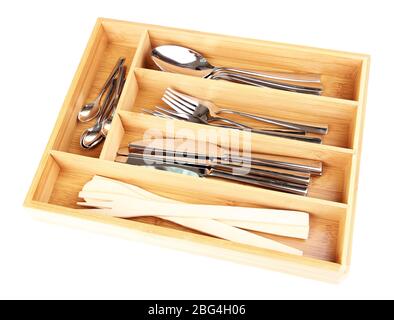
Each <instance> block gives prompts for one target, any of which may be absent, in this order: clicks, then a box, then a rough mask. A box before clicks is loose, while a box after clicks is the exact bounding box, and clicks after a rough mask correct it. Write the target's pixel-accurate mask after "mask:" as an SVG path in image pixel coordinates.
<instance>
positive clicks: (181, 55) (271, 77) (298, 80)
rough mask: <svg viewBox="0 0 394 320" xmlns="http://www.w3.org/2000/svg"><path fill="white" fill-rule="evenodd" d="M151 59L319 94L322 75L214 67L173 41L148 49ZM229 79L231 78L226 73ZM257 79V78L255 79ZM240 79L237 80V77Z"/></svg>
mask: <svg viewBox="0 0 394 320" xmlns="http://www.w3.org/2000/svg"><path fill="white" fill-rule="evenodd" d="M151 57H152V60H153V62H154V63H155V64H156V65H157V66H158V67H159V68H160V69H161V70H162V71H167V72H172V73H180V74H186V75H192V76H197V77H201V78H212V79H220V78H221V77H220V75H221V74H223V73H224V74H228V75H234V77H236V76H238V78H239V77H243V78H244V79H243V80H245V78H246V80H250V81H244V82H243V83H245V84H249V85H254V86H266V87H271V88H275V89H280V90H287V91H296V92H300V93H311V94H321V92H322V90H323V87H322V85H321V77H320V75H317V74H296V73H287V72H271V71H259V72H257V71H251V70H244V69H236V68H226V67H215V66H213V65H211V64H210V63H209V62H208V61H207V59H206V58H205V57H204V56H203V55H202V54H201V53H199V52H197V51H195V50H192V49H190V48H185V47H181V46H176V45H163V46H159V47H156V48H154V49H153V50H152V52H151ZM229 80H230V81H231V80H233V79H232V77H229ZM257 81H259V82H258V83H257ZM238 82H239V81H238Z"/></svg>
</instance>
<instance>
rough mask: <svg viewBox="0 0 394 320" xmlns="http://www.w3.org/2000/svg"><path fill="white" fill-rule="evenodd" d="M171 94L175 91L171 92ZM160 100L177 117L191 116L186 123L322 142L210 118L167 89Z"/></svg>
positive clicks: (202, 108) (199, 106) (203, 109)
mask: <svg viewBox="0 0 394 320" xmlns="http://www.w3.org/2000/svg"><path fill="white" fill-rule="evenodd" d="M173 92H175V91H174V90H173ZM162 100H163V101H164V102H165V103H166V104H167V105H168V106H169V107H171V108H172V109H173V110H175V111H176V112H177V114H178V115H180V116H184V115H185V114H189V115H191V116H193V118H190V117H188V118H187V119H185V120H187V121H191V120H193V122H196V121H194V120H195V119H198V120H200V123H203V124H210V123H211V122H214V121H223V122H227V123H230V124H232V125H233V126H235V128H238V129H248V130H250V131H251V132H253V133H259V134H265V135H270V136H276V137H281V138H287V139H292V140H299V141H304V142H311V143H318V144H320V143H322V140H321V139H320V138H318V137H308V136H304V135H296V134H285V133H281V132H267V131H266V130H259V129H253V128H252V127H249V126H246V125H244V124H241V123H240V122H236V121H233V120H229V119H226V118H222V117H217V116H212V115H211V114H210V110H209V108H207V107H206V106H205V105H202V104H197V106H196V105H195V104H192V103H190V102H189V101H186V100H183V99H182V98H180V97H177V96H175V95H174V94H173V93H171V92H170V91H169V90H168V89H167V90H166V91H165V93H164V95H163V98H162Z"/></svg>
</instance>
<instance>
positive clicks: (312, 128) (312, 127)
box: [218, 109, 328, 135]
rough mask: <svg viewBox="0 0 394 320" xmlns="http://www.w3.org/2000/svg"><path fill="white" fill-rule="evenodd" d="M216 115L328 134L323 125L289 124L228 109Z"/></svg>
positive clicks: (326, 128)
mask: <svg viewBox="0 0 394 320" xmlns="http://www.w3.org/2000/svg"><path fill="white" fill-rule="evenodd" d="M218 113H231V114H236V115H239V116H242V117H246V118H250V119H253V120H257V121H261V122H265V123H270V124H274V125H278V126H281V127H285V128H290V129H296V130H302V131H305V132H311V133H317V134H324V135H325V134H327V133H328V126H327V125H325V124H320V125H310V124H303V123H296V122H289V121H284V120H279V119H272V118H267V117H261V116H256V115H254V114H250V113H247V112H241V111H235V110H230V109H220V110H219V111H218Z"/></svg>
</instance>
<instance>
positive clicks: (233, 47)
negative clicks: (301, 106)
mask: <svg viewBox="0 0 394 320" xmlns="http://www.w3.org/2000/svg"><path fill="white" fill-rule="evenodd" d="M149 39H150V47H151V48H154V47H156V46H160V45H166V44H174V45H180V46H184V47H188V48H192V49H194V50H196V51H198V52H200V53H202V54H203V55H204V57H206V59H207V60H208V61H209V62H210V63H211V64H212V65H214V66H231V67H234V68H243V69H249V70H257V71H258V70H261V71H264V70H265V71H278V72H291V73H292V72H294V73H317V74H321V75H322V83H323V86H324V96H328V97H334V98H341V99H347V100H358V92H359V90H358V87H359V73H360V69H361V65H362V57H361V56H358V55H356V54H346V53H343V54H342V55H333V54H331V52H329V51H327V50H319V49H313V48H307V47H301V46H292V45H287V44H281V43H273V42H267V41H255V40H252V39H242V38H235V37H224V36H218V35H213V34H209V35H208V34H204V33H196V32H192V31H181V30H177V31H176V32H168V30H166V29H162V28H154V27H150V28H149ZM145 67H146V68H151V69H156V70H158V68H157V67H156V66H155V65H154V63H153V62H152V61H151V59H150V57H149V56H148V57H147V58H146V60H145ZM211 81H213V80H211ZM267 90H271V89H267Z"/></svg>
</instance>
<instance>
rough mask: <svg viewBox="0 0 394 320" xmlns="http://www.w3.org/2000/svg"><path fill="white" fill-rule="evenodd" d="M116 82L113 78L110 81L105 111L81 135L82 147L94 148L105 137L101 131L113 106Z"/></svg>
mask: <svg viewBox="0 0 394 320" xmlns="http://www.w3.org/2000/svg"><path fill="white" fill-rule="evenodd" d="M115 83H116V80H115V79H112V81H111V82H110V88H109V91H108V94H107V96H106V97H105V100H104V103H103V111H102V112H101V114H100V115H99V117H98V118H97V121H96V124H95V125H94V126H93V127H91V128H89V129H86V130H85V131H84V132H83V133H82V135H81V138H80V141H79V142H80V145H81V147H82V148H84V149H92V148H94V147H95V146H97V145H98V144H99V143H100V142H101V141H103V139H104V138H105V137H104V135H103V134H102V133H101V129H102V127H103V121H104V120H105V118H106V117H107V116H108V112H109V111H111V110H110V108H111V106H113V105H112V103H111V102H112V98H113V95H114V91H115Z"/></svg>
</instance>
